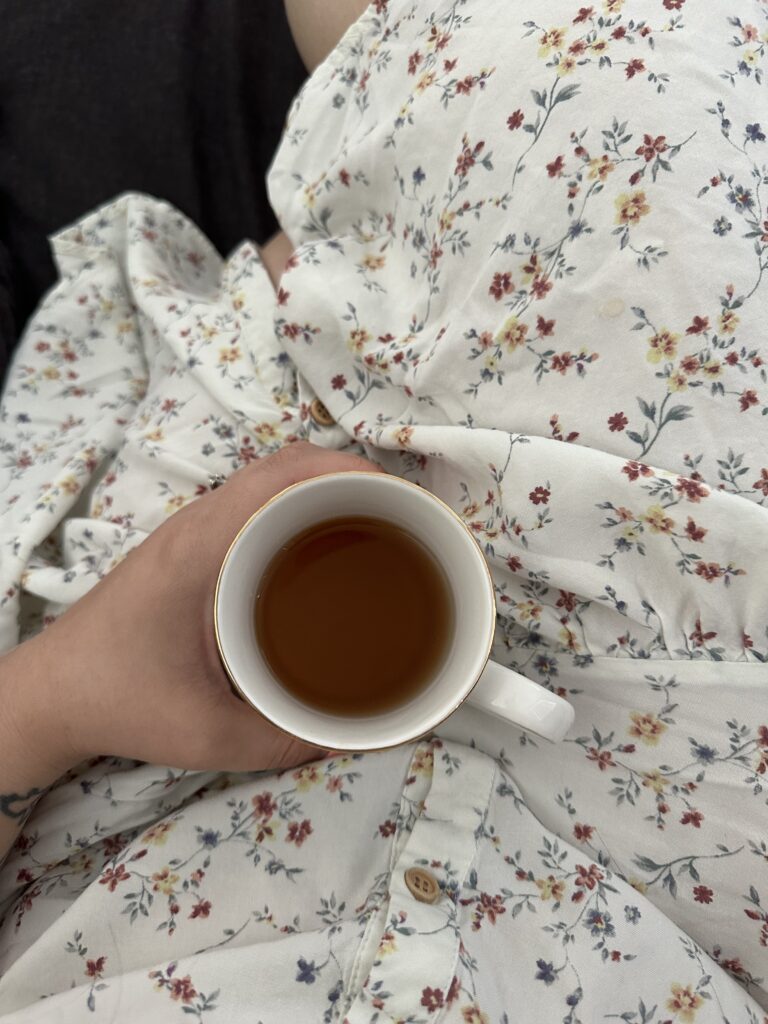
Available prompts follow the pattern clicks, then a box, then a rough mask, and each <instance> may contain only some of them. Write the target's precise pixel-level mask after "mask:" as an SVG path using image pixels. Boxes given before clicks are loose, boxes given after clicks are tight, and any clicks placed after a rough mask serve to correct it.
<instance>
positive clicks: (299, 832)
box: [285, 819, 312, 846]
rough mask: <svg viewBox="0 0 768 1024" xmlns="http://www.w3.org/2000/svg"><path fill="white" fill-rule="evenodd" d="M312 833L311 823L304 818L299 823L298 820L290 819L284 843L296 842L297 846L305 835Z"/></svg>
mask: <svg viewBox="0 0 768 1024" xmlns="http://www.w3.org/2000/svg"><path fill="white" fill-rule="evenodd" d="M310 835H312V823H311V822H310V821H307V820H306V819H305V820H304V821H302V822H301V823H300V824H299V822H298V821H292V822H291V823H290V825H289V826H288V835H287V836H286V837H285V841H286V843H296V845H297V846H301V844H302V843H303V842H304V840H305V839H306V838H307V836H310Z"/></svg>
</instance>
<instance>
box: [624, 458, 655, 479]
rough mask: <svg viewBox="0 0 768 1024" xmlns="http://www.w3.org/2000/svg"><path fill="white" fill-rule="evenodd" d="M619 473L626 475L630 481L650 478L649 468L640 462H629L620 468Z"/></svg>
mask: <svg viewBox="0 0 768 1024" xmlns="http://www.w3.org/2000/svg"><path fill="white" fill-rule="evenodd" d="M621 472H622V473H626V474H627V476H628V477H629V479H630V480H637V478H638V477H640V476H650V475H651V468H650V466H646V465H645V464H644V463H642V462H632V461H630V462H628V463H627V464H626V465H625V466H622V469H621Z"/></svg>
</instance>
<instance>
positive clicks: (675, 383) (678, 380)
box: [649, 356, 688, 392]
mask: <svg viewBox="0 0 768 1024" xmlns="http://www.w3.org/2000/svg"><path fill="white" fill-rule="evenodd" d="M649 358H650V356H649ZM667 387H668V388H669V390H670V391H672V392H675V391H687V390H688V378H687V377H686V376H685V374H684V373H681V371H680V370H676V371H675V372H674V373H673V374H670V377H669V380H668V381H667Z"/></svg>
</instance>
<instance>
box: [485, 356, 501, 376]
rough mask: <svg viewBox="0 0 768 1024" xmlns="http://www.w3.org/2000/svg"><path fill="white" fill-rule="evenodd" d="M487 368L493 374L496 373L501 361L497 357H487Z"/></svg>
mask: <svg viewBox="0 0 768 1024" xmlns="http://www.w3.org/2000/svg"><path fill="white" fill-rule="evenodd" d="M485 368H486V370H490V371H491V373H496V371H497V370H498V368H499V360H498V359H497V357H496V356H486V357H485Z"/></svg>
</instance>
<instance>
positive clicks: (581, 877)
mask: <svg viewBox="0 0 768 1024" xmlns="http://www.w3.org/2000/svg"><path fill="white" fill-rule="evenodd" d="M603 878H605V875H604V874H603V872H602V871H601V870H600V868H599V867H598V866H597V864H590V865H589V867H588V868H585V867H584V865H583V864H577V865H576V885H578V886H581V887H582V888H584V889H594V888H595V886H596V885H597V883H598V882H602V880H603Z"/></svg>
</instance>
